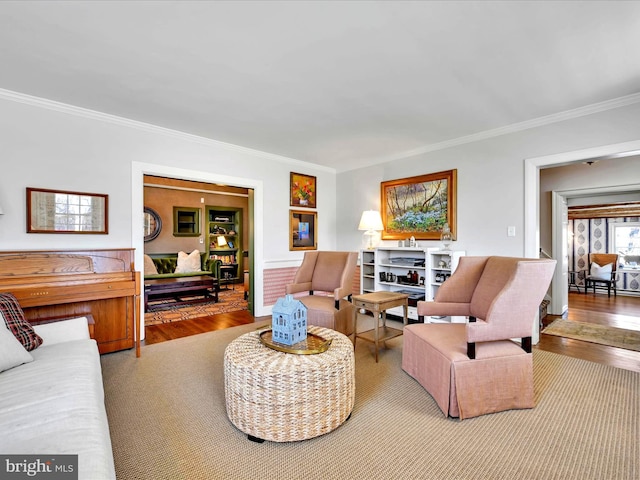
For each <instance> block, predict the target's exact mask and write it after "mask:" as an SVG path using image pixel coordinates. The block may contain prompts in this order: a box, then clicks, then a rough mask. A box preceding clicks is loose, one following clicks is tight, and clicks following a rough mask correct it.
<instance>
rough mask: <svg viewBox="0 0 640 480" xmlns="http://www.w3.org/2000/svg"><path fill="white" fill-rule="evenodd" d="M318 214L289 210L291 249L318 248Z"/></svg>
mask: <svg viewBox="0 0 640 480" xmlns="http://www.w3.org/2000/svg"><path fill="white" fill-rule="evenodd" d="M317 220H318V214H317V213H316V212H309V211H302V210H289V250H317V249H318V230H317Z"/></svg>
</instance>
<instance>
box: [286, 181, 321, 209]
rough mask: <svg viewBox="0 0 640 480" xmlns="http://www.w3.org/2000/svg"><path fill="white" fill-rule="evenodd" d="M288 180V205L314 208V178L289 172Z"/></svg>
mask: <svg viewBox="0 0 640 480" xmlns="http://www.w3.org/2000/svg"><path fill="white" fill-rule="evenodd" d="M289 180H290V181H289V205H291V206H292V207H306V208H316V177H313V176H311V175H303V174H302V173H295V172H291V176H290V179H289Z"/></svg>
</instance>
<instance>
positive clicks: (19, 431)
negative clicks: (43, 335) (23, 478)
mask: <svg viewBox="0 0 640 480" xmlns="http://www.w3.org/2000/svg"><path fill="white" fill-rule="evenodd" d="M32 354H33V359H34V361H33V362H30V363H27V364H24V365H21V366H19V367H16V368H13V369H11V370H7V371H5V372H3V373H2V374H0V391H1V392H2V395H0V432H2V435H0V452H2V454H21V455H25V454H27V455H28V454H34V455H35V454H42V452H46V453H47V454H77V455H78V477H77V478H81V479H83V478H84V479H105V480H107V479H114V480H115V478H116V476H115V469H114V463H113V453H112V449H111V439H110V437H109V423H108V421H107V414H106V410H105V407H104V389H103V386H102V369H101V365H100V355H99V353H98V347H97V344H96V342H95V340H74V341H70V342H63V343H56V344H53V345H46V344H44V345H42V347H40V348H38V349H37V350H34V351H33V352H32ZM36 478H37V477H36Z"/></svg>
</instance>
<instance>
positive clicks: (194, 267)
mask: <svg viewBox="0 0 640 480" xmlns="http://www.w3.org/2000/svg"><path fill="white" fill-rule="evenodd" d="M200 263H201V257H200V251H199V250H194V251H193V252H191V253H190V254H189V255H187V254H186V253H185V252H178V265H177V266H176V270H175V273H190V272H199V271H200Z"/></svg>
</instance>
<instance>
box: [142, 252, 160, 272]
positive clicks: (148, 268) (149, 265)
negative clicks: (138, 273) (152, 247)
mask: <svg viewBox="0 0 640 480" xmlns="http://www.w3.org/2000/svg"><path fill="white" fill-rule="evenodd" d="M144 274H145V275H157V274H158V269H157V268H156V264H155V263H154V262H153V259H152V258H151V257H150V256H149V255H147V254H146V253H145V255H144Z"/></svg>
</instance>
